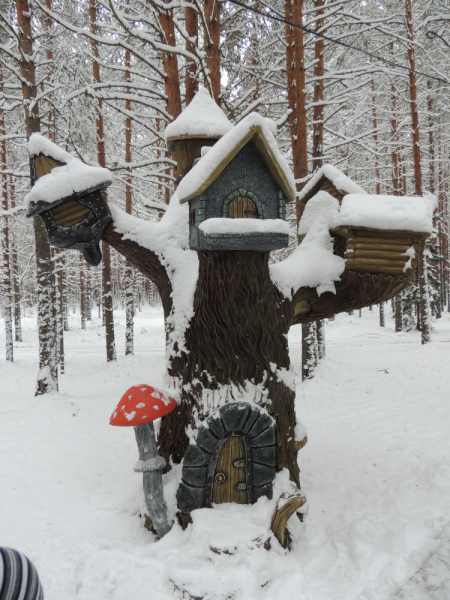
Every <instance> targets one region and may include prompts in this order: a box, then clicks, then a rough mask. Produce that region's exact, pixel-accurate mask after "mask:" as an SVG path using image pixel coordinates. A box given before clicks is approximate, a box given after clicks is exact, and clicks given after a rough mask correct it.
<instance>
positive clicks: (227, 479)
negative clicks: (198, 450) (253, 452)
mask: <svg viewBox="0 0 450 600" xmlns="http://www.w3.org/2000/svg"><path fill="white" fill-rule="evenodd" d="M245 466H246V457H245V446H244V442H243V440H242V438H241V437H240V436H238V435H233V436H231V437H229V438H228V439H227V440H225V442H224V444H223V446H222V449H221V451H220V454H219V458H218V460H217V464H216V470H215V472H214V484H213V485H214V487H213V502H214V503H215V504H221V503H223V502H236V504H247V503H248V494H247V478H246V474H245Z"/></svg>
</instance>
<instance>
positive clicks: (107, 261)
mask: <svg viewBox="0 0 450 600" xmlns="http://www.w3.org/2000/svg"><path fill="white" fill-rule="evenodd" d="M89 17H90V22H91V31H92V33H93V34H94V35H96V34H97V29H98V28H97V2H96V0H89ZM91 43H92V54H93V56H94V60H93V62H92V69H93V74H94V81H95V82H96V83H100V82H101V78H100V65H99V63H98V57H99V54H98V42H97V41H96V40H92V42H91ZM102 108H103V103H102V100H99V101H98V106H97V118H96V128H97V158H98V164H99V165H100V166H101V167H105V166H106V158H105V138H104V130H103V114H102ZM103 197H104V198H105V200H106V199H107V197H106V194H105V193H104V194H103ZM102 254H103V261H102V287H103V316H104V324H105V330H106V360H107V362H110V361H113V360H116V346H115V341H114V314H113V298H112V288H111V253H110V248H109V246H108V244H105V243H102Z"/></svg>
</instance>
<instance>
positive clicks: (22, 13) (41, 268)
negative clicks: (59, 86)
mask: <svg viewBox="0 0 450 600" xmlns="http://www.w3.org/2000/svg"><path fill="white" fill-rule="evenodd" d="M16 9H17V23H18V25H19V47H20V50H21V53H22V57H23V58H22V60H21V61H20V72H21V76H22V96H23V100H24V111H25V126H26V133H27V138H29V137H30V135H31V134H32V133H35V132H39V131H40V119H39V109H38V103H37V102H35V101H34V100H35V98H36V96H37V89H36V76H35V65H34V62H33V60H32V58H31V57H32V56H33V31H32V27H31V19H32V16H31V6H30V4H29V2H28V0H16ZM30 107H31V108H30ZM34 234H35V240H36V265H37V273H36V278H37V292H38V332H39V375H38V380H37V385H36V395H41V394H45V393H47V392H50V391H53V390H57V389H58V368H57V351H56V326H55V322H54V305H55V288H54V276H53V261H52V256H51V251H50V246H49V243H48V239H47V234H46V233H45V228H44V226H43V224H42V222H41V219H40V218H39V217H34Z"/></svg>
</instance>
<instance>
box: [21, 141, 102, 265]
mask: <svg viewBox="0 0 450 600" xmlns="http://www.w3.org/2000/svg"><path fill="white" fill-rule="evenodd" d="M29 152H30V171H31V184H32V186H33V187H32V189H31V191H30V192H29V193H28V194H27V195H26V197H25V202H26V206H27V217H32V216H35V215H37V216H39V217H40V218H41V219H42V222H43V224H44V227H45V230H46V232H47V236H48V239H49V242H50V245H51V246H55V247H56V248H68V249H74V250H79V251H80V252H81V253H82V254H83V256H84V258H85V260H86V261H87V262H88V263H89V264H90V265H93V266H97V265H98V264H99V263H100V261H101V257H102V255H101V251H100V245H99V244H100V240H101V236H102V234H103V232H104V230H105V228H106V227H107V225H108V224H109V223H110V221H111V220H112V217H111V213H110V211H109V208H108V206H107V204H106V202H105V200H104V198H103V195H102V192H103V191H104V190H105V189H106V187H108V185H110V184H111V183H112V178H111V174H110V173H109V171H108V170H107V169H102V168H100V167H91V166H89V165H86V164H84V163H82V162H81V161H80V160H78V159H77V158H75V157H73V156H71V155H70V154H68V153H67V152H64V150H61V149H60V148H58V146H56V145H55V144H53V143H52V142H50V140H48V139H46V138H44V137H42V136H40V135H38V134H33V135H32V136H31V138H30V141H29Z"/></svg>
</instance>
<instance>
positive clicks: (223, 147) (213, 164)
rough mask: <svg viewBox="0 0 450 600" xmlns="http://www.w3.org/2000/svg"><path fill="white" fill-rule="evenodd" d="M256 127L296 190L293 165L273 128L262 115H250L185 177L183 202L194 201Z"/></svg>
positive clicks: (180, 186) (179, 189) (181, 191)
mask: <svg viewBox="0 0 450 600" xmlns="http://www.w3.org/2000/svg"><path fill="white" fill-rule="evenodd" d="M252 127H260V128H261V132H262V134H263V135H264V138H265V139H266V141H267V144H268V146H269V148H270V150H271V151H272V153H273V156H274V158H275V160H276V161H277V162H278V164H279V166H280V168H281V170H282V171H283V173H284V175H285V177H286V179H287V182H288V185H289V186H290V187H291V188H292V190H295V180H294V176H293V174H292V171H291V170H290V168H289V165H288V163H287V161H286V159H285V158H284V156H283V155H282V154H281V152H280V149H279V148H278V144H277V142H276V140H275V138H274V136H273V134H272V131H271V130H272V125H271V124H270V123H269V122H268V119H265V118H264V117H262V116H261V115H259V114H258V113H250V114H249V115H248V116H247V117H245V119H242V121H240V122H239V123H238V124H237V125H235V126H234V127H233V128H232V129H231V130H230V131H229V132H228V133H227V134H225V135H224V136H223V137H222V138H220V140H218V141H217V142H216V143H215V144H214V146H212V147H211V149H210V150H208V152H207V153H206V154H205V155H204V156H202V158H201V159H200V160H199V161H198V163H197V164H196V165H195V166H194V167H193V168H192V169H191V170H190V171H189V173H187V175H185V176H184V177H183V179H182V180H181V181H180V184H179V186H178V196H179V198H180V202H183V201H184V200H185V199H186V198H190V197H192V196H193V195H195V193H196V192H197V190H198V189H199V188H200V187H201V186H202V185H203V184H204V183H205V182H206V181H207V180H208V179H209V177H210V176H211V175H212V173H213V172H214V171H215V169H216V168H217V167H218V165H220V163H221V162H222V161H223V160H224V159H225V158H226V157H227V156H228V155H229V154H230V152H232V151H233V149H234V148H235V147H236V146H237V145H238V144H239V142H240V141H241V140H242V139H243V138H244V137H245V136H246V135H247V134H248V133H249V131H250V130H251V128H252Z"/></svg>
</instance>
